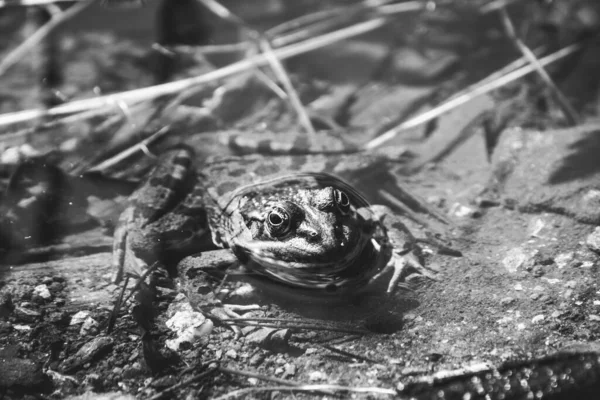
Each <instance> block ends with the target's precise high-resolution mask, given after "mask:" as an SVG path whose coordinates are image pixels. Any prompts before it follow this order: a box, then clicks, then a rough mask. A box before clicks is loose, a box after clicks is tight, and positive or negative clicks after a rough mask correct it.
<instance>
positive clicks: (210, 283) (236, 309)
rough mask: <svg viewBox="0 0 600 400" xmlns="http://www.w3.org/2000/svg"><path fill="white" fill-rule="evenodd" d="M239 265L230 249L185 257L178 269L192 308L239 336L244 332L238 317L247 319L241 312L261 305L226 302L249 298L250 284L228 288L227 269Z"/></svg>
mask: <svg viewBox="0 0 600 400" xmlns="http://www.w3.org/2000/svg"><path fill="white" fill-rule="evenodd" d="M237 266H239V262H238V260H237V259H236V258H235V256H234V255H233V254H232V253H231V252H230V251H228V250H216V251H210V252H206V253H202V254H200V255H197V256H190V257H186V258H185V259H183V260H182V261H181V262H180V263H179V265H178V267H177V269H178V276H179V278H178V279H179V285H180V289H181V291H182V292H183V293H184V294H185V295H186V297H187V298H188V301H189V302H190V304H191V305H192V308H194V309H197V310H198V311H201V312H202V313H203V314H204V315H205V316H206V317H207V318H210V319H212V320H214V322H215V323H219V324H221V325H223V326H227V327H229V328H230V329H231V330H232V331H233V332H234V333H235V336H236V338H239V337H241V336H242V331H241V329H240V327H239V325H238V324H236V320H240V321H242V320H243V319H244V317H243V316H242V315H240V314H242V313H245V312H248V311H255V310H260V309H261V307H260V305H258V304H231V303H225V301H226V300H229V301H231V299H246V298H247V297H248V294H249V293H246V292H247V290H246V289H247V286H242V287H240V288H238V290H236V289H234V290H229V289H228V288H227V287H226V286H230V285H229V284H230V283H231V282H229V277H230V275H229V274H228V272H227V271H228V270H233V269H235V268H236V267H237ZM250 294H251V293H250Z"/></svg>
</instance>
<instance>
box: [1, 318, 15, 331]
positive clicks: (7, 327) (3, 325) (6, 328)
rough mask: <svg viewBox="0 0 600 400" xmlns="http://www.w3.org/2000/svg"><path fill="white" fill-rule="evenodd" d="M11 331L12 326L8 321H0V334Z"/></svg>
mask: <svg viewBox="0 0 600 400" xmlns="http://www.w3.org/2000/svg"><path fill="white" fill-rule="evenodd" d="M12 330H13V326H12V324H11V323H10V322H8V321H0V333H10V331H12Z"/></svg>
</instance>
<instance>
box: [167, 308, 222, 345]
mask: <svg viewBox="0 0 600 400" xmlns="http://www.w3.org/2000/svg"><path fill="white" fill-rule="evenodd" d="M165 325H166V326H167V328H169V329H170V330H172V331H173V332H175V334H176V335H177V337H176V338H175V339H171V340H167V341H166V343H165V344H166V345H167V347H168V348H169V349H171V350H173V351H177V350H179V346H181V345H182V344H185V343H187V344H188V345H190V344H192V343H194V342H196V341H198V340H199V339H200V338H203V337H207V336H208V335H210V333H211V332H212V329H213V322H212V321H211V320H209V319H207V318H206V317H205V316H204V315H202V313H199V312H197V311H193V310H181V311H177V312H175V314H174V315H173V316H172V317H171V318H170V319H169V320H167V322H166V323H165Z"/></svg>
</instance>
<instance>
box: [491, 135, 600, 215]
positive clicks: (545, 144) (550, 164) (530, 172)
mask: <svg viewBox="0 0 600 400" xmlns="http://www.w3.org/2000/svg"><path fill="white" fill-rule="evenodd" d="M598 131H600V123H589V124H584V125H581V126H578V127H576V128H569V129H556V130H546V131H543V132H541V131H526V130H522V129H510V130H506V131H504V132H503V133H502V136H501V137H500V141H499V143H498V146H497V148H496V149H495V151H494V156H493V159H492V161H493V164H494V168H493V171H494V172H493V176H492V179H491V185H490V186H489V189H490V190H491V192H495V193H498V194H499V195H500V197H502V198H504V199H509V200H511V201H515V202H516V206H517V208H518V209H519V210H521V211H524V212H540V211H550V212H554V213H558V214H562V215H567V216H570V217H572V218H575V219H576V220H578V221H581V222H586V223H594V224H600V166H599V164H598V154H600V134H599V132H598Z"/></svg>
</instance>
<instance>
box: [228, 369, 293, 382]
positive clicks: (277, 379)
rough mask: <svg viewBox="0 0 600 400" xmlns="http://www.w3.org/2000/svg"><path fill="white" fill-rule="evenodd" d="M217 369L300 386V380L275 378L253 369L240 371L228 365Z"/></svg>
mask: <svg viewBox="0 0 600 400" xmlns="http://www.w3.org/2000/svg"><path fill="white" fill-rule="evenodd" d="M217 370H218V371H220V372H223V373H225V374H232V375H239V376H247V377H249V378H256V379H260V380H261V381H266V382H273V383H277V384H279V385H285V386H299V385H300V384H299V383H298V382H293V381H288V380H287V379H280V378H275V377H273V376H267V375H262V374H259V373H257V372H251V371H240V370H236V369H231V368H226V367H217Z"/></svg>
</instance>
